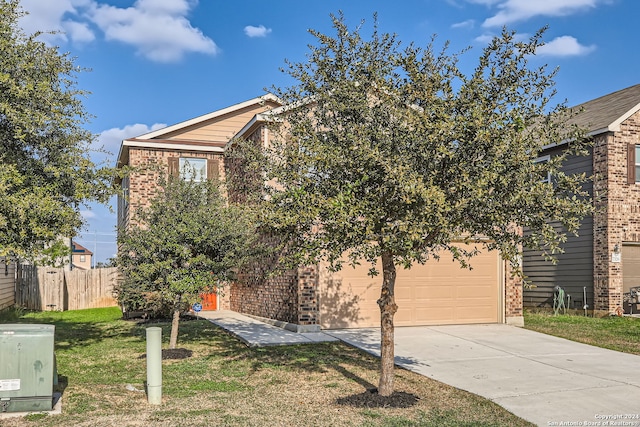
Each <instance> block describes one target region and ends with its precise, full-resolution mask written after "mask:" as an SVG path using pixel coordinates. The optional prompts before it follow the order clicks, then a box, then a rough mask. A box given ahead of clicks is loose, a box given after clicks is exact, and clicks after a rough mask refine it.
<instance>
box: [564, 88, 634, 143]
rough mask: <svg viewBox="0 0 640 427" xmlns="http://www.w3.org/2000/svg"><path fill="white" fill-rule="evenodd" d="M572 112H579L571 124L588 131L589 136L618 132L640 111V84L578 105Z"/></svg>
mask: <svg viewBox="0 0 640 427" xmlns="http://www.w3.org/2000/svg"><path fill="white" fill-rule="evenodd" d="M571 110H573V111H577V112H578V114H577V115H576V116H575V117H574V118H572V120H571V123H575V124H576V125H578V126H580V127H582V128H584V129H586V130H587V132H588V134H589V135H598V134H601V133H604V132H617V131H619V130H620V124H621V123H622V122H624V121H625V120H626V119H628V118H629V117H631V116H632V115H633V114H635V113H637V112H638V111H640V84H637V85H635V86H631V87H628V88H626V89H622V90H619V91H617V92H613V93H610V94H608V95H604V96H601V97H600V98H596V99H593V100H591V101H587V102H585V103H583V104H580V105H576V106H575V107H572V108H571Z"/></svg>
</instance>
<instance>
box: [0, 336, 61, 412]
mask: <svg viewBox="0 0 640 427" xmlns="http://www.w3.org/2000/svg"><path fill="white" fill-rule="evenodd" d="M54 331H55V326H53V325H37V324H34V325H28V324H20V325H17V324H8V325H0V412H24V411H50V410H51V409H52V408H53V384H54V377H56V378H55V379H57V372H56V367H55V358H54V354H53V338H54Z"/></svg>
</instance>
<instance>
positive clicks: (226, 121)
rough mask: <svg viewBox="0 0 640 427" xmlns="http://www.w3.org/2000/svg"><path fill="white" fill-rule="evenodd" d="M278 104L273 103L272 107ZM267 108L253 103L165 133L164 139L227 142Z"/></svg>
mask: <svg viewBox="0 0 640 427" xmlns="http://www.w3.org/2000/svg"><path fill="white" fill-rule="evenodd" d="M274 106H276V104H273V105H272V107H274ZM264 110H265V108H264V106H261V105H251V106H248V107H246V108H243V109H242V110H239V111H234V112H233V113H230V114H225V115H222V116H218V117H216V118H215V119H211V120H208V121H206V122H204V123H198V124H197V125H193V126H190V127H188V128H186V129H180V130H177V131H175V132H172V133H168V134H166V135H163V139H168V140H179V141H207V142H218V143H223V144H226V143H227V142H229V140H230V139H231V138H233V136H234V135H235V134H236V133H238V131H239V130H240V129H242V127H243V126H244V125H246V124H247V123H248V122H249V121H250V120H251V119H252V118H253V116H255V115H256V114H257V113H261V112H263V111H264Z"/></svg>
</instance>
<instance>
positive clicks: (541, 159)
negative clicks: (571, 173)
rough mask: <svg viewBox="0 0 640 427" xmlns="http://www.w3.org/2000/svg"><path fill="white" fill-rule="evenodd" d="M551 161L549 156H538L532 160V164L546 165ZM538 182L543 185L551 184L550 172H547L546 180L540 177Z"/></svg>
mask: <svg viewBox="0 0 640 427" xmlns="http://www.w3.org/2000/svg"><path fill="white" fill-rule="evenodd" d="M550 161H551V155H549V154H547V155H546V156H540V157H537V158H535V159H534V160H533V163H548V162H550ZM539 182H544V183H548V184H550V183H551V172H550V171H547V177H546V178H542V177H540V179H539Z"/></svg>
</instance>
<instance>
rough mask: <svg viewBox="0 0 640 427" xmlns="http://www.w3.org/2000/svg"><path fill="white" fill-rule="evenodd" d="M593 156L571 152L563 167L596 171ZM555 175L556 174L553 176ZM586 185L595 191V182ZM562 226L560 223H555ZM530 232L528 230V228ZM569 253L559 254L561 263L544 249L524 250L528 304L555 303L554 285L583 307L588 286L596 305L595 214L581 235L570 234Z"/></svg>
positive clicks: (551, 152) (586, 220) (573, 303)
mask: <svg viewBox="0 0 640 427" xmlns="http://www.w3.org/2000/svg"><path fill="white" fill-rule="evenodd" d="M563 149H564V147H556V148H552V149H550V150H548V151H546V152H544V153H542V154H543V155H550V156H555V155H558V154H559V153H560V152H561V150H563ZM592 159H593V156H592V155H591V154H590V155H588V156H575V155H572V156H569V157H568V158H567V160H566V162H565V165H564V167H563V171H564V172H565V173H567V174H579V173H583V172H584V173H586V174H587V176H591V175H592V174H593V162H592ZM552 179H553V178H552ZM585 189H587V190H588V191H589V193H590V194H593V184H592V183H591V182H587V183H586V184H585ZM554 227H555V228H556V229H557V230H561V228H562V227H561V226H560V224H557V223H556V224H554ZM525 233H526V230H525ZM562 247H563V248H564V250H565V253H562V254H558V255H557V256H556V258H557V261H558V262H557V264H553V263H552V262H551V261H547V260H545V259H544V257H543V256H542V251H535V250H531V249H526V248H525V250H524V251H523V257H522V262H523V270H524V274H525V275H526V276H527V280H528V281H529V283H530V284H531V285H533V287H532V288H530V289H525V290H524V298H523V304H524V306H525V307H550V306H553V293H554V287H555V286H560V287H562V288H563V289H564V290H565V292H566V293H567V294H569V295H571V308H579V309H582V307H583V305H584V303H585V301H584V297H583V295H584V290H585V289H584V288H585V287H586V291H587V304H588V305H589V307H591V308H593V297H594V294H593V218H592V217H591V216H588V217H586V218H584V220H583V221H582V223H581V225H580V228H579V230H578V236H573V235H571V234H569V235H567V241H566V242H565V243H564V244H563V245H562Z"/></svg>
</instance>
